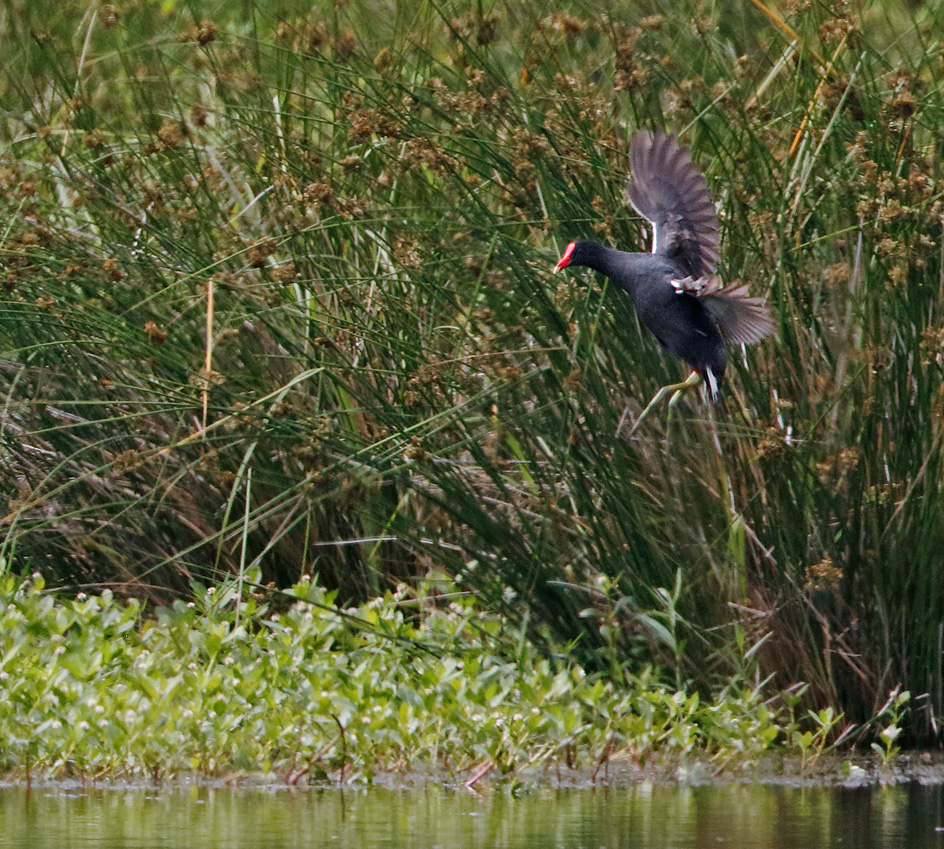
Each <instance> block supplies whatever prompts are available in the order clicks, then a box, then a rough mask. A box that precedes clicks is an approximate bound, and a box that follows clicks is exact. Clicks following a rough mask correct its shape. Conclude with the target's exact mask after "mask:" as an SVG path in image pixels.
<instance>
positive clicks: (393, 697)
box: [0, 575, 778, 783]
mask: <svg viewBox="0 0 944 849" xmlns="http://www.w3.org/2000/svg"><path fill="white" fill-rule="evenodd" d="M245 577H246V578H247V579H251V578H253V577H256V576H245ZM244 589H245V584H244ZM442 598H443V597H442V595H441V594H440V593H434V594H430V593H428V592H425V591H424V592H420V593H419V594H417V593H415V592H412V591H407V590H406V589H402V590H400V591H397V592H394V593H388V594H387V595H386V596H385V597H383V598H378V599H376V600H374V601H372V602H370V603H368V604H365V605H362V606H360V607H357V608H348V609H342V608H338V607H336V606H335V605H334V603H333V594H331V593H326V592H325V591H324V590H323V589H320V588H319V587H317V586H316V585H315V584H313V583H311V582H310V581H303V582H301V583H299V584H297V585H295V586H294V587H293V588H292V589H291V591H290V592H289V593H288V595H287V597H286V598H285V599H284V600H283V599H281V597H280V596H278V595H276V596H274V597H273V596H271V595H267V594H266V592H265V591H262V592H261V593H256V592H250V593H245V594H243V595H242V596H239V595H238V594H237V593H236V592H235V584H234V588H233V589H232V590H227V589H225V588H224V589H222V590H214V589H213V588H207V589H204V588H202V587H199V586H197V587H194V600H193V601H191V602H189V603H187V602H182V601H177V602H175V603H174V604H173V605H171V606H170V607H166V608H160V609H158V611H157V613H156V616H153V617H151V616H146V615H144V612H143V610H142V606H141V604H140V602H137V601H134V600H130V601H129V600H120V599H118V598H116V597H115V596H113V595H112V594H110V593H109V592H107V591H106V592H105V593H103V594H101V595H99V596H84V595H80V596H79V597H78V598H76V599H74V600H70V599H58V598H55V597H54V596H52V595H50V594H48V592H47V591H46V590H45V588H44V583H43V580H42V578H41V577H39V576H34V577H33V578H32V579H29V580H27V581H20V580H19V579H17V578H15V577H14V576H12V575H5V576H2V577H0V611H2V612H0V688H2V691H3V696H4V697H3V699H2V700H0V739H2V740H3V743H2V746H0V770H2V773H3V774H5V775H7V776H12V777H16V776H25V777H27V778H33V777H39V776H42V777H65V776H69V777H76V778H84V779H92V778H105V777H110V778H116V777H125V778H128V777H148V778H152V779H167V778H173V777H179V776H182V775H192V774H198V775H205V776H215V777H230V778H238V777H240V776H244V777H249V776H253V777H257V778H264V779H268V780H277V781H279V780H280V781H286V782H290V783H297V782H298V781H299V780H303V779H304V780H306V781H317V780H334V781H339V780H361V781H362V780H369V778H370V777H371V776H372V775H374V774H375V773H377V772H379V771H400V772H410V771H414V770H421V771H430V770H433V771H439V772H441V773H442V774H443V775H458V774H459V773H460V772H462V771H464V770H466V769H470V768H472V767H473V766H474V765H475V764H481V763H490V764H492V765H493V766H494V767H495V768H496V771H497V774H499V775H508V776H511V777H513V778H514V777H515V776H517V775H518V774H519V773H520V771H521V770H522V769H523V768H526V767H528V766H529V765H530V766H533V765H539V764H545V765H549V764H555V763H557V764H568V765H570V766H572V767H577V768H579V767H583V768H585V769H588V770H590V769H591V768H592V767H593V766H594V765H595V764H600V763H604V762H606V761H607V760H608V759H609V758H611V757H615V756H625V757H632V758H633V759H635V760H636V761H638V762H641V763H646V762H650V761H652V760H659V759H663V760H664V759H669V760H672V759H674V760H681V759H685V758H689V759H696V758H701V757H709V758H716V759H719V760H721V761H723V762H727V761H729V760H731V759H732V758H733V759H735V760H737V761H738V762H747V761H750V760H751V759H754V758H756V757H757V756H759V754H760V753H762V752H763V751H764V750H765V749H767V748H768V747H769V746H770V745H771V744H772V743H773V741H774V740H775V738H776V737H777V735H778V718H777V717H776V715H774V714H773V713H772V712H770V710H769V709H768V708H767V706H765V705H764V704H763V703H762V702H760V701H759V699H758V697H757V694H756V693H742V694H740V695H739V696H737V697H727V698H724V699H720V700H711V701H705V700H702V699H700V698H699V696H698V695H697V694H696V695H686V694H684V693H682V692H678V691H673V690H670V689H667V688H666V687H665V686H664V685H662V684H661V683H660V682H659V680H658V678H657V677H656V676H655V675H654V674H652V673H643V674H641V675H639V676H636V677H630V676H627V677H626V678H625V680H624V681H623V683H622V685H621V686H620V687H616V686H614V685H613V684H612V683H610V682H609V681H608V680H606V679H605V678H602V677H599V676H597V677H594V676H589V675H587V673H586V672H585V671H584V670H583V669H582V668H580V667H579V666H577V665H573V664H566V665H564V664H557V663H554V662H552V661H551V660H550V659H548V658H547V657H544V656H542V655H541V654H540V653H539V652H538V651H537V650H536V649H535V647H534V646H533V645H532V644H531V643H530V642H529V641H528V640H527V638H526V637H524V636H523V634H521V633H515V632H509V631H508V630H507V628H504V627H502V624H501V622H500V621H499V620H497V619H495V618H494V617H492V616H489V615H486V614H484V613H483V612H482V611H480V610H478V609H477V608H476V607H475V605H474V603H473V601H472V599H471V598H469V597H468V596H456V597H453V598H452V599H451V600H450V601H448V603H446V602H444V601H443V600H442ZM274 601H279V607H280V608H281V612H278V613H276V612H274V610H271V609H270V608H269V604H270V603H271V602H274ZM285 601H289V602H290V604H289V605H288V607H287V608H286V606H285V603H284V602H285Z"/></svg>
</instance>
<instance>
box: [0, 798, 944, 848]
mask: <svg viewBox="0 0 944 849" xmlns="http://www.w3.org/2000/svg"><path fill="white" fill-rule="evenodd" d="M942 802H944V794H942V788H941V787H940V786H935V787H921V786H918V785H910V786H908V787H891V788H881V789H856V790H852V789H842V790H840V789H821V788H816V789H810V788H799V789H798V788H791V787H776V786H761V785H750V786H740V787H736V786H730V787H708V786H706V787H691V788H677V787H652V786H645V785H644V786H636V787H632V788H622V789H618V790H617V789H597V790H564V791H538V792H534V793H531V794H529V795H526V796H524V797H521V798H511V797H510V796H508V795H507V794H505V793H504V792H503V791H501V790H498V791H494V792H492V793H491V794H490V795H489V796H486V797H485V798H483V799H476V798H475V797H474V796H472V795H470V794H468V793H466V792H465V791H450V790H444V789H442V788H440V787H434V788H430V789H427V790H419V791H417V790H413V791H404V792H396V791H390V790H378V789H371V790H370V791H368V792H352V791H342V790H333V789H332V790H323V791H315V790H306V791H285V790H281V791H248V790H220V789H206V788H200V789H197V788H194V789H191V790H187V789H182V790H173V791H168V792H159V793H158V792H155V791H146V790H135V791H127V790H93V791H86V790H76V789H73V790H63V789H60V788H57V789H54V790H49V789H33V790H32V791H27V790H26V789H24V788H7V789H3V790H0V847H30V849H45V847H57V849H58V847H69V846H81V847H88V849H105V847H109V849H110V848H111V847H135V849H145V847H187V849H202V847H208V848H209V847H213V849H230V847H233V849H235V847H268V848H269V849H278V847H293V849H294V847H299V846H327V847H345V849H346V847H351V849H375V847H417V849H419V847H423V849H434V847H443V849H463V847H476V849H480V847H496V849H506V847H507V849H511V847H516V849H517V847H522V849H523V848H524V847H555V849H577V847H585V849H604V848H605V849H613V847H632V848H633V849H656V847H658V849H669V847H671V849H688V847H693V849H704V847H715V846H722V847H725V846H727V847H738V848H739V849H781V847H782V848H783V849H788V847H789V849H806V847H816V849H823V848H824V847H856V849H867V847H876V849H878V847H882V849H894V847H903V849H924V847H938V846H942V847H944V832H939V831H937V830H936V829H937V828H938V827H940V826H944V810H942Z"/></svg>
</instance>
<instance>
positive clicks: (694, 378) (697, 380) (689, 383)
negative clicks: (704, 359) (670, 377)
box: [665, 371, 705, 410]
mask: <svg viewBox="0 0 944 849" xmlns="http://www.w3.org/2000/svg"><path fill="white" fill-rule="evenodd" d="M704 382H705V379H704V378H703V377H702V376H701V375H700V374H699V373H698V372H697V371H693V372H692V373H691V374H690V375H689V376H688V377H686V378H685V380H683V381H682V382H681V383H675V384H673V385H672V386H666V387H665V388H666V389H670V390H671V389H674V390H675V394H674V395H673V396H672V397H671V398H670V399H669V409H670V410H671V409H672V407H674V406H675V405H676V404H678V402H679V400H680V399H681V397H682V395H684V394H685V393H686V392H687V391H688V390H689V389H691V388H692V387H695V386H701V385H702V384H703V383H704Z"/></svg>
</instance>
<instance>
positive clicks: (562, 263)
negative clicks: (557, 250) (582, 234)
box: [554, 242, 577, 271]
mask: <svg viewBox="0 0 944 849" xmlns="http://www.w3.org/2000/svg"><path fill="white" fill-rule="evenodd" d="M575 247H577V243H576V242H571V243H570V244H569V245H568V246H567V249H566V250H565V251H564V255H563V256H562V257H561V258H560V259H559V260H558V262H557V265H555V266H554V270H555V271H560V270H561V269H562V268H567V266H568V265H570V255H571V254H572V253H573V252H574V248H575Z"/></svg>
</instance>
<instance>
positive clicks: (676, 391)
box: [616, 371, 704, 436]
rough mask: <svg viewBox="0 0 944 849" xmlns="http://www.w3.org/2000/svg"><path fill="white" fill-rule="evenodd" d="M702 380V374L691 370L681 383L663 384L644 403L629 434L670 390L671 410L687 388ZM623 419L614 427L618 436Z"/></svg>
mask: <svg viewBox="0 0 944 849" xmlns="http://www.w3.org/2000/svg"><path fill="white" fill-rule="evenodd" d="M703 382H704V379H703V378H702V376H701V375H700V374H699V373H698V372H697V371H693V372H692V373H691V374H690V375H689V376H688V377H687V378H686V379H685V380H683V381H682V382H681V383H670V384H669V385H668V386H663V387H662V388H661V389H660V390H659V391H658V392H656V394H655V395H653V396H652V400H651V401H650V402H649V403H648V404H646V409H644V410H643V411H642V412H641V413H640V414H639V418H638V419H636V423H635V424H634V425H633V429H632V430H631V431H630V432H629V435H630V436H632V435H633V434H634V433H635V432H636V429H637V428H638V427H639V425H640V424H642V420H643V419H644V418H645V417H646V416H648V415H649V412H650V411H651V410H652V408H653V407H655V405H656V404H658V403H659V402H660V401H661V400H662V399H663V398H665V396H666V395H668V394H669V393H670V392H671V393H672V397H671V398H670V399H669V409H670V410H671V409H672V408H673V407H674V406H675V405H676V404H677V403H678V402H679V399H680V398H681V397H682V395H684V394H685V393H686V392H687V391H688V390H689V389H692V388H693V387H695V386H701V384H702V383H703ZM622 427H623V421H622V419H621V420H620V424H619V427H618V428H617V429H616V435H617V436H619V434H620V430H622Z"/></svg>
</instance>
